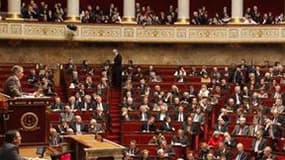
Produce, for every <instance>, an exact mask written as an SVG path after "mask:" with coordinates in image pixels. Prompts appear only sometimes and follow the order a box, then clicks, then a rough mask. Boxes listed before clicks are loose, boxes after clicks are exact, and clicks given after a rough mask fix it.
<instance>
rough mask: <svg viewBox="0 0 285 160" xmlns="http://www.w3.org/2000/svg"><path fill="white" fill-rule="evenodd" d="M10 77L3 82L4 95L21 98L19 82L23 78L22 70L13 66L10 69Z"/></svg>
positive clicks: (21, 92)
mask: <svg viewBox="0 0 285 160" xmlns="http://www.w3.org/2000/svg"><path fill="white" fill-rule="evenodd" d="M11 71H12V75H11V76H10V77H8V79H7V80H6V81H5V82H4V86H3V87H4V93H5V94H7V95H9V96H10V97H13V98H14V97H21V96H22V95H23V90H22V86H21V82H20V80H21V79H22V78H23V76H24V68H23V67H21V66H19V65H15V66H13V67H12V69H11Z"/></svg>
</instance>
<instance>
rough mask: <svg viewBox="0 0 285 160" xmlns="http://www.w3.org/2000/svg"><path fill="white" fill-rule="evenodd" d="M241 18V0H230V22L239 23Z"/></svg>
mask: <svg viewBox="0 0 285 160" xmlns="http://www.w3.org/2000/svg"><path fill="white" fill-rule="evenodd" d="M242 19H243V0H232V20H231V23H232V24H240V23H242Z"/></svg>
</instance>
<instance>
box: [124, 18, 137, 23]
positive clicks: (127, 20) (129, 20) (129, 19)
mask: <svg viewBox="0 0 285 160" xmlns="http://www.w3.org/2000/svg"><path fill="white" fill-rule="evenodd" d="M136 23H137V22H136V19H135V18H134V17H123V20H122V24H136Z"/></svg>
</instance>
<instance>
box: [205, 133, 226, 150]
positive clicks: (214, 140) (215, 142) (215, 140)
mask: <svg viewBox="0 0 285 160" xmlns="http://www.w3.org/2000/svg"><path fill="white" fill-rule="evenodd" d="M223 141H224V136H223V135H222V134H219V132H217V131H215V132H214V133H213V135H212V137H210V139H209V141H208V145H209V147H210V148H217V147H218V146H219V143H220V142H223Z"/></svg>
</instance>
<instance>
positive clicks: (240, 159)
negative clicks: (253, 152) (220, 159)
mask: <svg viewBox="0 0 285 160" xmlns="http://www.w3.org/2000/svg"><path fill="white" fill-rule="evenodd" d="M233 160H248V156H247V153H246V152H237V153H236V155H235V157H234V159H233Z"/></svg>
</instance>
